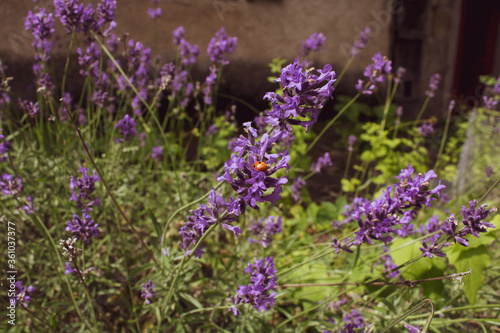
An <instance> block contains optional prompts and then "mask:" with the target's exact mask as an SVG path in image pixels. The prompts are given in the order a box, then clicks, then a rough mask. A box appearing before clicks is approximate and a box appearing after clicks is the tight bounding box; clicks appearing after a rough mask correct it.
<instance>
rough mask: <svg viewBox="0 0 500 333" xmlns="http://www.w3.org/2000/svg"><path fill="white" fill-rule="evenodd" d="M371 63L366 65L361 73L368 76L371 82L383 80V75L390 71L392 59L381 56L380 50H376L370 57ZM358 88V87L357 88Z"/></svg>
mask: <svg viewBox="0 0 500 333" xmlns="http://www.w3.org/2000/svg"><path fill="white" fill-rule="evenodd" d="M372 60H373V64H370V65H368V66H367V67H366V69H365V71H364V73H363V75H364V76H365V77H367V78H368V80H369V81H370V82H371V83H372V84H376V83H377V82H383V81H384V80H385V77H386V76H387V75H388V74H390V73H391V70H392V61H390V60H389V59H387V57H385V56H384V57H382V55H381V54H380V52H377V54H375V55H374V56H373V58H372ZM358 90H359V89H358Z"/></svg>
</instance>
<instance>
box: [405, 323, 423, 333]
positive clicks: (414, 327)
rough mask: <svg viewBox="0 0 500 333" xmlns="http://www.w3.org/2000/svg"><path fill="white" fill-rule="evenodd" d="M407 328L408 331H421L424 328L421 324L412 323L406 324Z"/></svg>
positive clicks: (411, 332) (418, 332)
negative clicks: (413, 324)
mask: <svg viewBox="0 0 500 333" xmlns="http://www.w3.org/2000/svg"><path fill="white" fill-rule="evenodd" d="M405 328H406V329H407V330H408V333H420V332H422V329H421V328H420V327H419V326H412V325H410V324H405Z"/></svg>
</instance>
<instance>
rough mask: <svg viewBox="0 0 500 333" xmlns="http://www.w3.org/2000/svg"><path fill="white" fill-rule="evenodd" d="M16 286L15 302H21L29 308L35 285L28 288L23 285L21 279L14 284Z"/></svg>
mask: <svg viewBox="0 0 500 333" xmlns="http://www.w3.org/2000/svg"><path fill="white" fill-rule="evenodd" d="M14 285H15V286H16V296H15V299H14V302H15V304H17V303H19V304H21V305H22V306H23V307H25V308H27V307H28V303H29V302H31V295H30V294H31V293H32V292H34V291H35V287H33V286H29V287H28V288H26V287H25V286H23V283H22V282H21V281H16V283H15V284H14Z"/></svg>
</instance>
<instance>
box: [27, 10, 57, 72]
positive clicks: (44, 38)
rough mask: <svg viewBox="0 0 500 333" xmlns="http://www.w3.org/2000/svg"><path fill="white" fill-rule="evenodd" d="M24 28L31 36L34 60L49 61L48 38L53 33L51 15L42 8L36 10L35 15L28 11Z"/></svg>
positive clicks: (49, 47) (50, 45) (50, 47)
mask: <svg viewBox="0 0 500 333" xmlns="http://www.w3.org/2000/svg"><path fill="white" fill-rule="evenodd" d="M24 27H25V29H26V30H28V31H30V32H31V34H32V35H33V43H32V46H33V48H34V49H35V60H37V61H38V62H45V61H47V60H49V58H50V55H49V53H50V50H51V49H52V42H51V41H50V38H51V37H52V35H53V34H54V32H55V29H54V16H53V15H52V13H47V12H46V11H45V9H44V8H40V9H38V12H36V13H33V12H32V11H31V10H30V11H29V12H28V16H26V19H25V21H24Z"/></svg>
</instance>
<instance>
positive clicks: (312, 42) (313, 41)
mask: <svg viewBox="0 0 500 333" xmlns="http://www.w3.org/2000/svg"><path fill="white" fill-rule="evenodd" d="M325 42H326V37H325V35H323V34H322V33H318V32H315V33H313V34H312V35H311V36H309V38H307V39H305V40H303V41H302V48H301V49H300V55H301V56H303V57H307V56H308V55H309V53H311V52H312V51H319V50H321V49H322V48H323V45H325Z"/></svg>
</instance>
